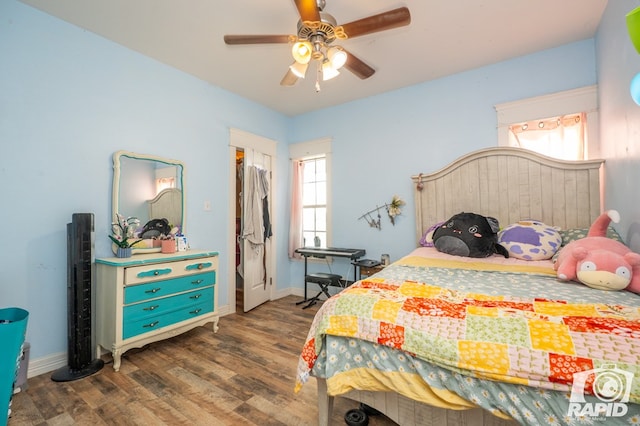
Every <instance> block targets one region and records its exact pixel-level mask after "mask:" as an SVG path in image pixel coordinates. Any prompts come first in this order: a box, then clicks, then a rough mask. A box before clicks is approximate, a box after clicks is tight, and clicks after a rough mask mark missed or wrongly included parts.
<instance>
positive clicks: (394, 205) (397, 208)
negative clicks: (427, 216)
mask: <svg viewBox="0 0 640 426" xmlns="http://www.w3.org/2000/svg"><path fill="white" fill-rule="evenodd" d="M405 204H406V203H405V202H404V201H402V199H401V198H400V197H398V196H397V195H394V196H393V198H391V202H390V203H384V204H383V205H382V206H376V208H375V209H371V210H369V211H368V212H366V213H364V214H363V215H362V216H360V217H359V218H358V220H360V219H365V220H366V221H367V223H368V224H369V226H370V227H372V228H377V229H378V230H381V229H382V216H381V215H380V210H382V209H385V210H386V212H387V216H389V220H390V221H391V224H392V225H395V224H396V216H398V215H400V214H402V206H404V205H405Z"/></svg>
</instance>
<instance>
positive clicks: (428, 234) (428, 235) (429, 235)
mask: <svg viewBox="0 0 640 426" xmlns="http://www.w3.org/2000/svg"><path fill="white" fill-rule="evenodd" d="M443 223H444V222H438V223H436V224H435V225H431V226H430V227H429V229H427V230H426V231H425V233H424V235H423V236H422V238H420V245H421V246H422V247H433V231H435V230H436V229H437V228H438V226H440V225H442V224H443Z"/></svg>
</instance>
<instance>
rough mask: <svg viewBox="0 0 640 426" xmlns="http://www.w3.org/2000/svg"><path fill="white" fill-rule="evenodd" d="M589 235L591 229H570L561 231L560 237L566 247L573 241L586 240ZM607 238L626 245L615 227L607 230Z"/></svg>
mask: <svg viewBox="0 0 640 426" xmlns="http://www.w3.org/2000/svg"><path fill="white" fill-rule="evenodd" d="M588 233H589V228H570V229H565V230H560V236H561V237H562V245H563V246H566V245H567V244H569V243H570V242H571V241H575V240H579V239H581V238H584V237H586V236H587V234H588ZM607 238H611V239H612V240H616V241H619V242H621V243H623V244H624V240H623V239H622V237H621V236H620V234H618V231H616V230H615V228H614V227H613V226H609V227H608V228H607Z"/></svg>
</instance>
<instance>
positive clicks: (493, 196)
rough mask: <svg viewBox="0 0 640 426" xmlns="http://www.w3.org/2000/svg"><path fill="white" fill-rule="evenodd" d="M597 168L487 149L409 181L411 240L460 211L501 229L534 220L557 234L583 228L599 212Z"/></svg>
mask: <svg viewBox="0 0 640 426" xmlns="http://www.w3.org/2000/svg"><path fill="white" fill-rule="evenodd" d="M603 164H604V160H587V161H563V160H556V159H553V158H549V157H545V156H543V155H539V154H536V153H534V152H532V151H528V150H524V149H520V148H488V149H483V150H480V151H475V152H472V153H470V154H467V155H465V156H463V157H460V158H458V159H457V160H455V161H454V162H453V163H451V164H449V165H448V166H446V167H444V168H443V169H441V170H439V171H437V172H435V173H428V174H420V175H417V176H412V177H411V179H412V180H413V183H414V198H415V205H416V232H417V241H419V240H420V238H421V237H422V235H423V234H424V232H425V231H426V230H427V229H428V228H429V227H430V226H432V225H433V224H435V223H437V222H441V221H444V220H447V219H448V218H449V217H451V216H453V215H454V214H456V213H460V212H463V211H466V212H473V213H477V214H481V215H484V216H492V217H495V218H496V219H498V221H499V222H500V225H501V226H507V225H509V224H511V223H514V222H517V221H519V220H522V219H536V220H540V221H542V222H544V223H546V224H548V225H553V226H559V227H561V228H562V229H567V228H577V227H585V228H587V227H589V226H590V225H591V222H593V220H594V219H595V218H596V217H597V216H598V215H599V214H600V213H601V212H602V204H601V175H602V172H603Z"/></svg>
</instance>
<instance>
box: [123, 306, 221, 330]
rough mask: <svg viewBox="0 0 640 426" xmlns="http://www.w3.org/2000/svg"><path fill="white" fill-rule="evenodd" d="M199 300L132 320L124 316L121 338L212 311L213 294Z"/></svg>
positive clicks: (157, 328)
mask: <svg viewBox="0 0 640 426" xmlns="http://www.w3.org/2000/svg"><path fill="white" fill-rule="evenodd" d="M169 299H173V298H169ZM200 300H201V301H200V302H196V303H193V304H191V305H189V306H182V307H179V308H176V309H173V310H170V311H168V312H164V313H162V314H152V315H149V316H147V317H142V318H138V319H134V320H127V319H126V318H125V320H124V323H123V325H122V338H123V339H128V338H130V337H134V336H137V335H139V334H143V333H149V332H151V331H154V330H159V329H161V328H163V327H167V326H169V325H172V324H176V323H178V322H181V321H186V320H188V319H191V318H196V317H199V316H201V315H204V314H208V313H210V312H213V295H211V297H208V298H207V299H206V300H203V299H202V298H201V299H200Z"/></svg>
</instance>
